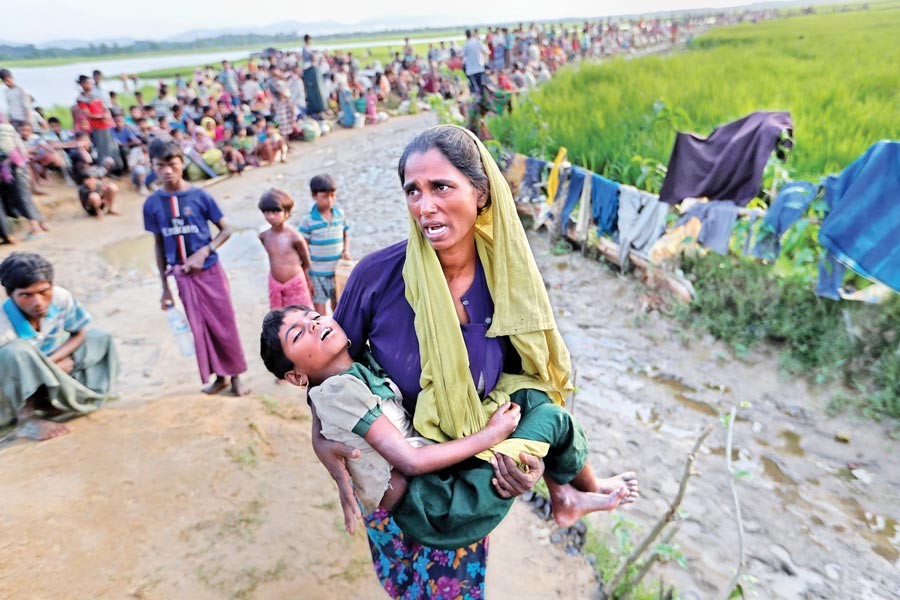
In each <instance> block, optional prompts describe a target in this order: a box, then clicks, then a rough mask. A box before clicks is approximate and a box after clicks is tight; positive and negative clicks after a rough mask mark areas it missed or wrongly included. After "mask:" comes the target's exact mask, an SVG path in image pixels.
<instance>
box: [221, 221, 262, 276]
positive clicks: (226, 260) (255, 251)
mask: <svg viewBox="0 0 900 600" xmlns="http://www.w3.org/2000/svg"><path fill="white" fill-rule="evenodd" d="M218 252H219V256H220V257H221V258H222V264H223V265H224V266H225V267H226V268H228V267H231V266H238V265H253V264H258V265H259V267H260V268H261V269H266V270H268V268H269V265H268V262H267V260H266V251H265V249H264V248H263V246H262V244H260V243H259V232H258V231H257V230H256V229H253V228H250V227H245V228H236V229H235V230H234V233H232V234H231V237H230V238H228V241H227V242H225V244H223V245H222V247H221V248H220V249H219V251H218Z"/></svg>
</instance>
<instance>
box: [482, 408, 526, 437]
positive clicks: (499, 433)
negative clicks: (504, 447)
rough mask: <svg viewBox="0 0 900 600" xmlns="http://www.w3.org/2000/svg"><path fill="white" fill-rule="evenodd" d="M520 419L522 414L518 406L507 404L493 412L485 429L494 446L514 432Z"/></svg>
mask: <svg viewBox="0 0 900 600" xmlns="http://www.w3.org/2000/svg"><path fill="white" fill-rule="evenodd" d="M521 418H522V412H521V409H520V408H519V405H518V404H513V403H512V402H507V403H506V404H504V405H502V406H500V407H498V408H497V410H495V411H494V414H492V415H491V419H490V421H488V424H487V425H486V426H485V429H486V430H487V431H488V432H490V435H491V439H493V440H494V444H499V443H500V442H502V441H503V440H505V439H506V438H508V437H509V436H510V434H511V433H512V432H513V431H515V430H516V427H518V425H519V419H521Z"/></svg>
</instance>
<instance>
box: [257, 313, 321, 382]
mask: <svg viewBox="0 0 900 600" xmlns="http://www.w3.org/2000/svg"><path fill="white" fill-rule="evenodd" d="M297 310H299V311H309V310H312V309H311V308H309V307H308V306H303V305H302V304H292V305H290V306H285V307H284V308H276V309H274V310H270V311H269V314H267V315H266V316H265V317H263V322H262V331H261V332H260V334H259V355H260V357H261V358H262V361H263V364H264V365H266V368H267V369H268V370H269V372H270V373H272V375H274V376H275V377H277V378H278V379H284V375H285V374H286V373H287V372H288V371H292V370H293V369H295V368H296V366H295V365H294V363H293V362H291V359H289V358H288V357H287V356H286V355H285V353H284V349H283V348H282V347H281V338H280V337H279V336H278V330H279V329H281V326H282V325H284V317H285V315H287V314H288V313H289V312H293V311H297Z"/></svg>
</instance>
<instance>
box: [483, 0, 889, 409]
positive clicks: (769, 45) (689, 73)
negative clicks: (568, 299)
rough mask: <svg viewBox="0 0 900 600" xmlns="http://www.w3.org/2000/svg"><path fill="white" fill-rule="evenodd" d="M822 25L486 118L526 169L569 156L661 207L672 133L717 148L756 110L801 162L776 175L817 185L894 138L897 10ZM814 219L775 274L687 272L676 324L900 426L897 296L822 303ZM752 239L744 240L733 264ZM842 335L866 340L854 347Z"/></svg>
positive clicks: (537, 97)
mask: <svg viewBox="0 0 900 600" xmlns="http://www.w3.org/2000/svg"><path fill="white" fill-rule="evenodd" d="M826 10H827V14H824V13H820V14H813V15H804V16H796V17H790V18H784V19H778V20H772V21H765V22H761V23H758V24H744V25H737V26H732V27H725V28H721V29H717V30H714V31H710V32H708V33H706V34H704V35H702V36H699V37H698V38H697V39H695V40H693V42H692V43H691V44H690V47H689V49H688V50H686V51H683V52H676V53H674V54H672V55H670V56H664V57H660V56H651V57H644V58H637V59H633V60H626V59H622V58H617V59H614V60H609V61H606V62H604V63H603V64H589V65H583V66H581V67H580V68H567V69H565V70H563V71H562V72H560V73H559V74H558V75H557V76H555V77H554V78H553V80H551V81H550V82H548V83H547V84H546V85H544V86H542V87H541V88H539V89H537V90H535V91H534V92H533V93H532V94H531V95H530V96H529V97H527V98H525V99H522V100H520V101H519V102H518V103H517V104H516V105H515V106H514V110H513V111H512V113H511V114H508V115H504V116H501V117H496V118H493V119H492V120H491V121H490V122H489V125H490V128H491V132H492V133H493V134H494V135H495V136H496V137H497V138H498V139H499V140H500V141H501V142H502V143H503V144H504V145H505V146H506V147H507V148H510V149H512V150H515V151H519V152H523V153H527V154H531V155H532V156H542V157H543V158H552V157H553V156H554V155H555V153H556V151H557V149H558V147H559V146H566V147H567V148H568V150H569V160H570V161H571V162H573V163H574V164H579V165H582V166H585V167H587V168H590V169H592V170H594V171H595V172H598V173H602V174H604V175H606V176H607V177H610V178H612V179H615V180H617V181H620V182H622V183H628V184H632V185H635V186H637V187H640V188H643V189H646V190H648V191H653V192H658V191H659V187H660V186H661V185H662V180H663V176H664V167H665V165H666V163H667V162H668V159H669V154H670V153H671V149H672V144H673V143H674V140H675V132H676V131H694V132H697V133H699V134H701V135H708V134H709V133H710V132H711V131H712V130H713V129H714V128H715V127H716V126H717V125H719V124H722V123H725V122H728V121H732V120H734V119H737V118H740V117H742V116H744V115H746V114H748V113H750V112H753V111H757V110H787V111H790V113H791V115H792V116H793V119H794V150H793V152H792V153H791V154H790V156H789V158H788V160H787V163H786V164H785V165H784V166H785V169H786V171H787V172H786V174H785V173H782V176H787V177H789V178H791V179H809V180H811V181H818V180H819V178H820V177H822V176H824V175H827V174H829V173H835V172H839V171H841V170H843V168H844V167H846V166H847V165H849V164H850V163H851V162H852V161H853V160H855V159H856V158H857V157H858V156H859V155H860V154H861V153H862V152H863V151H865V150H866V148H868V147H869V146H870V145H871V144H873V143H874V142H876V141H878V140H880V139H900V69H898V67H897V65H898V64H900V3H898V2H896V1H894V2H890V3H881V4H870V5H869V6H868V9H864V10H859V9H856V10H847V11H843V12H836V11H835V9H834V8H831V7H829V8H827V9H820V11H826ZM767 177H768V176H767ZM818 204H820V203H817V202H813V204H812V206H811V208H810V213H809V214H808V215H807V216H806V217H805V218H802V219H800V220H799V221H798V223H797V224H796V225H795V226H794V227H792V228H791V229H790V230H789V231H788V232H787V233H786V235H785V237H784V239H783V251H782V254H781V256H780V257H779V259H778V261H777V262H776V263H775V264H774V265H763V264H760V263H759V262H756V261H754V260H753V259H750V258H746V257H743V256H741V255H740V254H741V253H740V252H735V253H732V254H731V255H730V256H726V257H720V256H718V255H716V254H712V253H710V254H707V255H701V256H699V257H698V258H696V259H694V260H689V261H687V262H686V263H684V264H683V265H682V266H683V268H684V272H685V274H686V276H687V277H689V278H690V279H691V280H692V281H693V282H694V287H695V290H696V293H695V296H694V300H693V302H692V303H691V304H690V305H689V306H686V307H680V308H679V309H678V310H676V314H679V315H680V317H681V318H682V320H683V321H684V323H685V324H686V325H687V326H689V327H696V328H699V329H703V330H705V331H708V332H710V333H712V334H713V335H714V336H716V337H718V338H721V339H724V340H728V342H729V343H730V344H731V345H732V346H733V347H734V349H735V351H736V352H737V353H738V354H739V355H740V354H742V353H744V352H746V351H747V350H748V349H749V348H751V347H753V346H755V345H757V344H758V343H761V342H768V343H771V344H774V345H775V347H776V348H778V349H779V351H780V358H781V362H782V364H783V366H784V367H785V369H786V370H788V371H790V372H793V373H801V374H804V375H806V376H808V377H809V378H810V379H812V380H814V381H816V382H818V383H826V382H838V383H840V384H842V386H841V387H838V388H834V389H836V390H838V391H835V392H834V393H833V397H832V400H831V405H830V406H829V408H830V409H834V410H842V409H843V408H846V407H855V408H858V409H860V410H861V411H862V412H863V413H864V414H866V415H869V416H873V417H875V418H882V417H893V418H897V417H900V353H898V352H897V350H896V349H897V342H896V332H897V331H898V328H900V296H898V295H897V294H894V295H893V297H892V298H891V299H890V300H889V301H888V302H887V303H886V304H883V305H881V306H877V307H872V306H864V305H859V304H858V303H854V302H841V303H836V302H833V301H830V300H824V299H821V298H818V297H816V296H815V295H813V293H812V288H813V286H814V285H815V281H816V279H817V277H818V271H817V262H818V259H819V256H820V254H821V250H820V248H819V245H818V243H817V241H816V239H817V238H816V236H817V232H818V228H819V225H818V223H819V219H820V217H821V215H820V214H818V213H817V210H818V209H817V205H818ZM747 227H748V224H747V222H739V223H738V224H737V225H736V227H735V234H734V236H733V238H732V247H733V249H735V248H739V247H740V246H741V242H742V240H743V237H742V236H746V235H747ZM845 284H846V285H849V286H851V287H857V288H858V287H864V286H865V285H868V282H867V281H865V280H863V279H862V278H861V277H859V276H851V277H849V278H848V281H846V282H845ZM848 322H852V323H854V326H856V327H863V328H864V329H863V330H865V331H866V332H867V333H866V335H864V336H860V337H853V336H851V335H850V334H848V333H847V332H846V327H845V324H846V323H848Z"/></svg>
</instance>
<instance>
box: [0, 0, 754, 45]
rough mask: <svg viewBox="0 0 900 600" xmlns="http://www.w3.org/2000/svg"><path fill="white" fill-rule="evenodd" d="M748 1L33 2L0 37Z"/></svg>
mask: <svg viewBox="0 0 900 600" xmlns="http://www.w3.org/2000/svg"><path fill="white" fill-rule="evenodd" d="M749 2H750V0H629V1H627V2H621V1H620V2H609V1H599V2H598V1H597V0H552V1H548V0H542V1H540V2H538V1H536V0H517V1H516V2H502V3H501V2H485V1H484V0H453V2H452V3H450V4H446V3H435V6H433V7H432V6H428V5H426V3H425V2H423V1H422V0H393V1H391V2H386V1H384V0H376V1H372V0H343V1H342V2H339V3H335V4H329V3H321V4H320V6H323V7H324V6H333V7H335V8H336V9H339V10H336V11H327V10H324V8H323V9H322V10H317V11H316V12H314V13H313V12H308V11H306V10H304V9H305V8H306V7H308V6H310V5H311V4H312V3H309V2H297V1H296V0H268V1H264V2H255V3H254V2H253V1H252V0H249V1H248V0H216V1H215V2H211V1H209V0H207V1H205V2H196V1H193V2H191V1H187V2H186V1H184V0H153V1H152V2H140V1H139V0H77V1H73V0H40V1H39V3H38V5H34V4H31V3H30V2H23V1H19V2H15V1H9V2H4V3H3V4H4V5H5V6H4V8H3V18H2V19H0V40H2V41H7V42H15V43H42V42H47V41H51V40H71V39H85V40H91V39H95V40H99V39H111V38H135V39H163V38H166V37H170V36H172V35H175V34H178V33H181V32H183V31H188V30H192V29H208V28H212V29H214V28H220V27H241V26H242V25H248V26H260V25H269V24H272V23H276V22H279V21H286V20H297V21H300V22H316V21H330V20H334V21H338V22H341V23H356V22H359V21H361V20H363V19H369V18H375V17H382V16H390V15H403V17H404V24H406V22H405V18H408V17H410V16H415V17H421V23H419V25H420V26H425V27H428V26H440V25H442V24H447V22H448V21H447V15H448V14H450V13H451V11H452V14H453V15H454V16H455V17H458V18H459V22H465V21H467V20H468V21H471V22H474V23H477V22H480V23H490V22H494V21H497V22H499V21H518V20H531V19H548V18H561V17H594V16H603V15H614V14H623V13H629V14H634V13H644V12H655V11H663V10H678V9H687V8H706V7H716V8H720V7H728V6H740V5H745V4H748V3H749Z"/></svg>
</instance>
